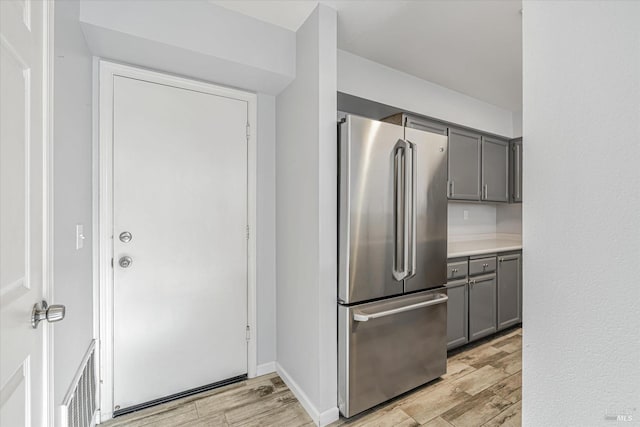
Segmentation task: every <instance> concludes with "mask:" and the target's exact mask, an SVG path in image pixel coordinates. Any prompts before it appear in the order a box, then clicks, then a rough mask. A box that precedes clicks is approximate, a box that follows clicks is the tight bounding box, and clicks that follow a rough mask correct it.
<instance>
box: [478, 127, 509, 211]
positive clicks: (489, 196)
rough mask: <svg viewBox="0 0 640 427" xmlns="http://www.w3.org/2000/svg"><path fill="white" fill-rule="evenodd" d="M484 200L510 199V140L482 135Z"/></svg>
mask: <svg viewBox="0 0 640 427" xmlns="http://www.w3.org/2000/svg"><path fill="white" fill-rule="evenodd" d="M482 200H486V201H490V202H508V201H509V142H508V141H504V140H501V139H497V138H490V137H486V136H483V137H482Z"/></svg>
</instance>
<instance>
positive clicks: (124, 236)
mask: <svg viewBox="0 0 640 427" xmlns="http://www.w3.org/2000/svg"><path fill="white" fill-rule="evenodd" d="M118 238H119V239H120V241H121V242H122V243H129V242H130V241H131V239H132V238H133V236H132V235H131V233H129V232H128V231H123V232H122V233H120V235H119V236H118Z"/></svg>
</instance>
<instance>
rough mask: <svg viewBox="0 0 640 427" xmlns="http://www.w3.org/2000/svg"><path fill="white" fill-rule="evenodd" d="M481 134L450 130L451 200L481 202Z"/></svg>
mask: <svg viewBox="0 0 640 427" xmlns="http://www.w3.org/2000/svg"><path fill="white" fill-rule="evenodd" d="M481 139H482V137H481V136H480V134H477V133H473V132H469V131H463V130H460V129H455V128H449V198H450V199H457V200H480V142H481Z"/></svg>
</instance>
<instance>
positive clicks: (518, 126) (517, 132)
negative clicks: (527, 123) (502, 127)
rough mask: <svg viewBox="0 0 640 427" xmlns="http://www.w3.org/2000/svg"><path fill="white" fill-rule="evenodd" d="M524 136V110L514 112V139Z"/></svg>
mask: <svg viewBox="0 0 640 427" xmlns="http://www.w3.org/2000/svg"><path fill="white" fill-rule="evenodd" d="M520 136H522V110H520V111H514V112H513V137H514V138H518V137H520Z"/></svg>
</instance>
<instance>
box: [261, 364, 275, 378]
mask: <svg viewBox="0 0 640 427" xmlns="http://www.w3.org/2000/svg"><path fill="white" fill-rule="evenodd" d="M272 372H276V362H267V363H263V364H261V365H258V367H257V368H256V377H259V376H262V375H267V374H270V373H272Z"/></svg>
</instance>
